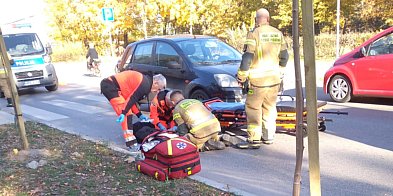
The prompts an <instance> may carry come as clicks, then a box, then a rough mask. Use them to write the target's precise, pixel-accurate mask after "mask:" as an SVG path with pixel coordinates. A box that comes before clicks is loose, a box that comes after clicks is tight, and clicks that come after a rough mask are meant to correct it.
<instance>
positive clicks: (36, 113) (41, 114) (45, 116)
mask: <svg viewBox="0 0 393 196" xmlns="http://www.w3.org/2000/svg"><path fill="white" fill-rule="evenodd" d="M21 107H22V112H23V114H27V115H29V116H32V117H34V118H39V119H42V120H46V121H52V120H59V119H65V118H68V116H64V115H61V114H56V113H53V112H49V111H46V110H41V109H38V108H35V107H30V106H28V105H24V104H22V105H21Z"/></svg>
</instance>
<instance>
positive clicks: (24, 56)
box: [3, 31, 59, 91]
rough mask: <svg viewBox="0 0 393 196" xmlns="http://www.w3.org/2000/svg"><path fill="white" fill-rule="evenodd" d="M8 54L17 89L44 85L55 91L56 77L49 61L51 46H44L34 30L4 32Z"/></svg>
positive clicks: (56, 85) (56, 86)
mask: <svg viewBox="0 0 393 196" xmlns="http://www.w3.org/2000/svg"><path fill="white" fill-rule="evenodd" d="M4 33H5V34H3V38H4V42H5V45H6V48H7V52H8V54H9V55H10V56H11V58H12V59H13V60H14V64H12V65H11V69H12V73H13V74H14V80H15V83H16V86H17V88H18V89H26V88H35V87H42V86H43V87H45V88H46V89H47V90H48V91H56V90H57V88H58V85H59V84H58V78H57V75H56V71H55V68H54V66H53V64H52V61H51V56H50V55H51V54H52V48H51V47H50V46H49V45H47V46H44V45H43V44H42V42H41V40H40V38H39V36H38V34H37V33H35V32H29V31H18V32H10V33H8V32H4Z"/></svg>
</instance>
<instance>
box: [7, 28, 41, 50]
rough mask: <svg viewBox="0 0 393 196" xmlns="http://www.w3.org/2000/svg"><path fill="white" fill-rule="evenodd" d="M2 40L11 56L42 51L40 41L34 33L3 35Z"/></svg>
mask: <svg viewBox="0 0 393 196" xmlns="http://www.w3.org/2000/svg"><path fill="white" fill-rule="evenodd" d="M4 42H5V46H6V48H7V52H8V53H9V54H10V55H11V56H22V55H28V54H35V53H42V52H44V48H43V46H42V44H41V41H40V40H39V39H38V36H37V34H35V33H22V34H9V35H4Z"/></svg>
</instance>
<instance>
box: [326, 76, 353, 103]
mask: <svg viewBox="0 0 393 196" xmlns="http://www.w3.org/2000/svg"><path fill="white" fill-rule="evenodd" d="M329 95H330V97H331V98H332V99H333V100H334V101H336V102H340V103H345V102H348V101H350V100H351V96H352V87H351V84H350V82H349V80H348V79H347V78H346V77H344V76H342V75H337V76H334V77H333V78H332V80H331V81H330V83H329Z"/></svg>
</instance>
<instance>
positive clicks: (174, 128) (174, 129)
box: [169, 126, 177, 131]
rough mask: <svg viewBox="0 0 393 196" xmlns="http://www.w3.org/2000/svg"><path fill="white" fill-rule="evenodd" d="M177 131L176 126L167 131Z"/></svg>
mask: <svg viewBox="0 0 393 196" xmlns="http://www.w3.org/2000/svg"><path fill="white" fill-rule="evenodd" d="M176 130H177V126H173V127H172V128H170V129H169V131H176Z"/></svg>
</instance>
